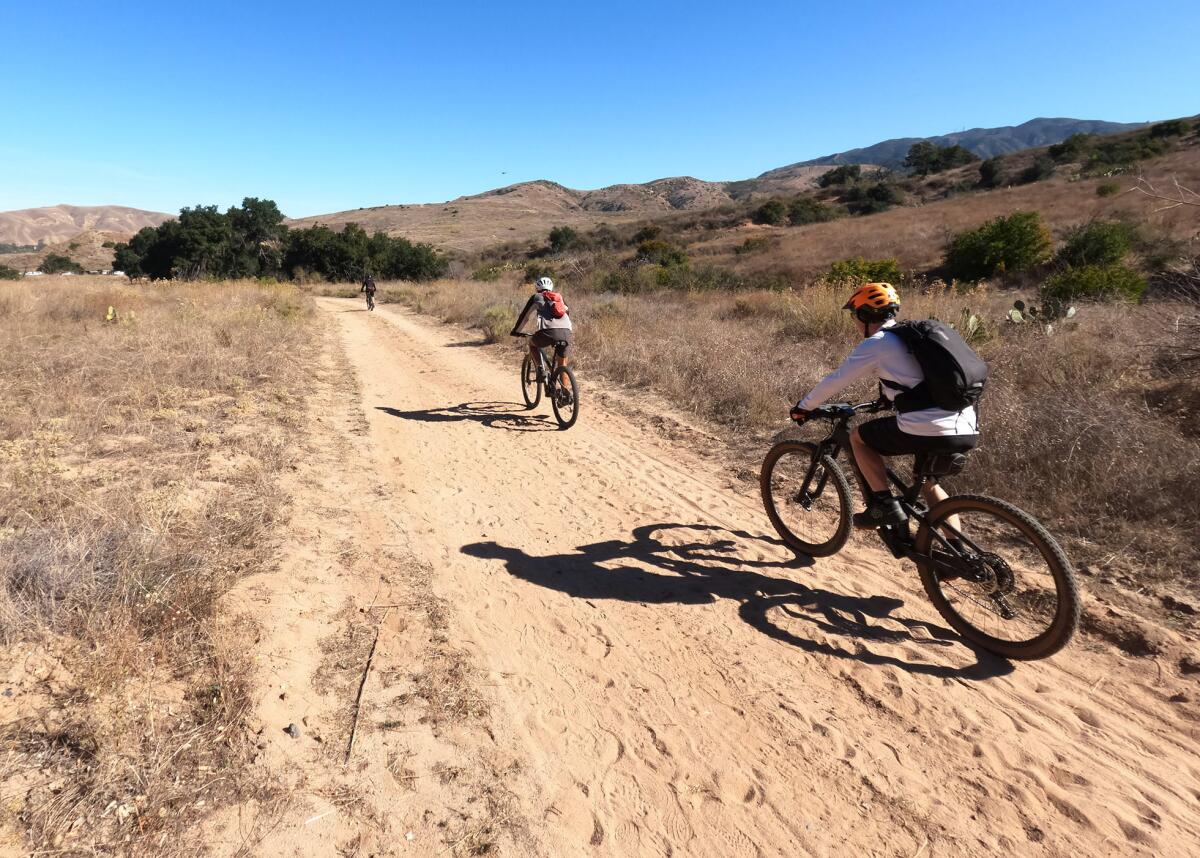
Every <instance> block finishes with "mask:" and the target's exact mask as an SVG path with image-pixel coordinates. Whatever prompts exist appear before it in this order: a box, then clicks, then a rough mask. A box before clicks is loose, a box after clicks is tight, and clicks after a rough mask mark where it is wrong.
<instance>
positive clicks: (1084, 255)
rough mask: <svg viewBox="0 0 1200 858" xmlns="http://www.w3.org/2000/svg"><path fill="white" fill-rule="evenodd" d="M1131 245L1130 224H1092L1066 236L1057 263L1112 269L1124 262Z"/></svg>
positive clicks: (1133, 233) (1133, 238) (1134, 237)
mask: <svg viewBox="0 0 1200 858" xmlns="http://www.w3.org/2000/svg"><path fill="white" fill-rule="evenodd" d="M1135 241H1137V230H1136V229H1135V228H1134V227H1133V226H1131V225H1130V224H1127V223H1123V222H1121V221H1117V220H1095V221H1092V222H1091V223H1085V224H1081V225H1080V226H1077V227H1075V228H1074V229H1072V230H1071V231H1070V232H1068V233H1067V237H1066V243H1065V244H1064V245H1063V246H1062V248H1061V249H1060V250H1059V251H1058V260H1059V262H1062V263H1063V264H1065V265H1073V266H1081V265H1113V264H1115V263H1117V262H1120V261H1121V260H1122V259H1124V258H1125V254H1127V253H1129V251H1130V249H1131V248H1132V247H1133V245H1134V242H1135Z"/></svg>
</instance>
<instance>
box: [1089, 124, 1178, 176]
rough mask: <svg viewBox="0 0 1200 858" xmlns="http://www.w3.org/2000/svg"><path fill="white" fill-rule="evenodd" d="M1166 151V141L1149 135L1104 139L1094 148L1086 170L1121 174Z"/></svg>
mask: <svg viewBox="0 0 1200 858" xmlns="http://www.w3.org/2000/svg"><path fill="white" fill-rule="evenodd" d="M1166 151H1167V142H1166V140H1164V139H1163V138H1161V137H1151V136H1150V135H1149V133H1145V134H1135V135H1133V136H1131V137H1117V138H1110V139H1104V140H1100V141H1098V142H1097V143H1096V144H1095V145H1094V146H1093V147H1092V151H1091V153H1090V154H1089V156H1088V159H1087V162H1086V163H1085V164H1084V169H1085V170H1086V171H1087V172H1089V173H1108V172H1119V171H1122V170H1128V169H1129V168H1130V167H1132V166H1133V165H1134V164H1136V163H1137V162H1138V161H1142V160H1145V159H1146V158H1153V157H1156V156H1158V155H1161V154H1163V153H1164V152H1166Z"/></svg>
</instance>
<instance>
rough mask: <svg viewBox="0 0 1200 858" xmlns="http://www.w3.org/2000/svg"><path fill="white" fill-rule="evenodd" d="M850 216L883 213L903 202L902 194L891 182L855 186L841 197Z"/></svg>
mask: <svg viewBox="0 0 1200 858" xmlns="http://www.w3.org/2000/svg"><path fill="white" fill-rule="evenodd" d="M842 200H843V201H844V202H845V203H846V209H847V210H848V211H849V212H850V214H856V215H867V214H875V213H876V212H883V211H887V210H888V209H890V208H891V207H892V206H898V205H900V204H901V203H903V202H904V193H903V192H902V191H901V190H900V189H899V188H898V187H896V186H895V185H893V184H892V183H891V182H873V183H870V184H864V185H855V186H854V187H852V188H850V189H849V190H848V191H847V192H846V194H845V195H844V196H843V197H842Z"/></svg>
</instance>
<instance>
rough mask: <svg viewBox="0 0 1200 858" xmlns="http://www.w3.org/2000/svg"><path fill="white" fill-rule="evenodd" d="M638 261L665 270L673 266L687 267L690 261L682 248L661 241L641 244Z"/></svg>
mask: <svg viewBox="0 0 1200 858" xmlns="http://www.w3.org/2000/svg"><path fill="white" fill-rule="evenodd" d="M637 259H638V260H639V261H641V262H648V263H650V264H652V265H661V266H663V267H664V268H669V267H671V266H673V265H687V261H688V258H687V254H686V253H684V251H683V250H682V249H681V248H678V247H676V246H675V245H673V244H671V243H670V242H667V241H662V240H661V239H652V240H650V241H643V242H642V243H641V244H639V245H638V248H637Z"/></svg>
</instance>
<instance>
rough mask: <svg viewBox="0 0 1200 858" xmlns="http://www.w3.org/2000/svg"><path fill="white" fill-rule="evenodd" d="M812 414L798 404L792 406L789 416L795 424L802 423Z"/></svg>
mask: <svg viewBox="0 0 1200 858" xmlns="http://www.w3.org/2000/svg"><path fill="white" fill-rule="evenodd" d="M811 414H812V412H811V411H809V410H808V409H807V408H801V407H800V405H799V403H797V404H796V405H793V406H792V412H791V414H790V415H789V416H790V417H791V418H792V419H793V420H795V421H796V422H797V423H803V422H804V421H805V420H807V419H808V418H809V416H810V415H811Z"/></svg>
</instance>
